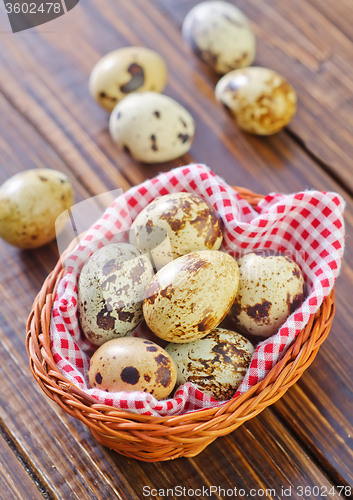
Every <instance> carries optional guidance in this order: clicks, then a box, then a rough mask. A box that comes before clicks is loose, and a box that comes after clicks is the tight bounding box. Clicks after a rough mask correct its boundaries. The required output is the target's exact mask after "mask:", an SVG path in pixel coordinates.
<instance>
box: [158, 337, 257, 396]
mask: <svg viewBox="0 0 353 500" xmlns="http://www.w3.org/2000/svg"><path fill="white" fill-rule="evenodd" d="M166 351H167V352H168V353H169V354H170V356H171V357H172V359H173V360H174V362H175V365H176V368H177V381H176V386H177V387H179V386H180V385H182V384H185V383H186V382H192V383H193V384H195V385H196V387H197V388H198V389H200V390H201V391H203V392H204V393H206V394H208V395H209V396H212V397H213V398H215V399H218V400H226V399H230V398H231V397H232V396H233V395H234V393H235V392H236V390H237V388H238V387H239V385H240V384H241V382H242V380H243V378H244V377H245V374H246V371H247V369H248V367H249V365H250V361H251V357H252V355H253V353H254V347H253V345H252V343H251V342H250V341H249V340H247V339H246V338H244V337H243V336H242V335H240V334H239V333H236V332H232V331H230V330H226V329H223V328H215V329H214V330H212V331H211V332H210V333H208V334H207V335H206V336H205V337H203V338H202V339H198V340H195V341H194V342H189V343H188V344H173V343H170V344H168V346H167V347H166Z"/></svg>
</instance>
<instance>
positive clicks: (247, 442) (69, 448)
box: [0, 97, 332, 500]
mask: <svg viewBox="0 0 353 500" xmlns="http://www.w3.org/2000/svg"><path fill="white" fill-rule="evenodd" d="M0 108H1V110H2V114H1V116H0V135H1V137H2V141H3V142H2V146H3V147H2V150H1V156H0V164H2V165H4V166H6V167H4V168H3V170H2V175H3V176H4V177H6V176H8V175H11V174H12V173H13V172H16V171H19V170H21V169H22V168H23V164H22V162H23V161H24V158H25V157H26V152H28V151H29V150H30V147H32V157H31V161H29V160H28V159H26V160H25V165H26V166H27V167H28V168H35V167H36V166H43V165H46V166H47V167H51V168H56V169H59V170H62V171H64V172H65V171H66V166H65V164H64V163H63V162H62V161H61V160H60V158H59V157H58V155H57V154H56V153H55V152H54V151H53V149H52V148H51V147H50V146H49V145H47V144H46V143H45V141H44V140H43V139H42V138H41V137H40V136H39V134H38V133H37V132H36V131H35V129H34V128H33V127H32V126H31V125H30V124H28V123H26V121H25V120H24V119H23V118H22V117H21V116H20V115H19V114H18V113H17V112H16V110H15V109H14V108H13V107H11V105H10V104H9V103H8V102H7V101H6V100H5V99H4V98H3V97H2V98H0ZM13 144H16V148H15V149H14V148H13V147H12V145H13ZM10 155H11V156H10ZM71 178H72V181H73V184H74V187H75V192H76V196H77V198H78V199H83V198H84V197H85V196H88V195H89V194H88V193H86V192H85V191H84V190H83V188H82V187H81V186H80V184H79V183H78V182H77V181H76V179H75V177H74V176H71ZM0 252H1V256H2V258H1V260H0V276H1V278H2V279H1V286H0V297H1V300H2V301H5V302H6V308H4V309H2V310H1V314H0V338H1V346H0V359H1V364H0V377H1V380H2V381H3V382H2V391H1V393H0V422H2V426H3V427H5V428H6V432H7V433H9V435H11V437H12V439H13V441H14V442H15V443H16V445H17V447H18V448H19V449H20V451H21V455H22V456H23V457H24V458H25V462H26V463H27V464H28V467H29V469H30V470H32V471H33V473H34V475H35V477H36V478H37V480H38V482H39V483H40V484H42V485H43V490H44V491H45V493H46V495H47V497H48V498H53V499H60V500H61V499H65V500H66V499H67V498H79V499H82V500H85V499H110V498H122V499H136V500H139V499H140V498H141V497H142V493H143V489H142V488H143V486H144V485H145V486H146V487H148V488H150V489H153V488H156V487H159V488H165V489H167V488H173V487H175V486H177V485H179V484H181V485H182V486H183V487H187V488H194V489H195V488H196V487H199V488H202V487H208V486H209V485H211V484H212V485H219V486H220V487H221V488H226V489H227V488H232V487H233V488H234V487H237V488H246V489H250V488H263V487H265V488H266V487H267V488H274V489H275V490H276V492H277V493H276V495H275V496H274V498H280V489H281V487H282V486H283V487H286V488H288V487H289V486H290V485H292V486H293V487H297V486H300V485H301V484H302V482H303V481H304V482H305V484H306V485H311V487H313V486H315V485H317V484H320V485H323V486H326V487H327V488H328V489H331V488H332V483H331V482H330V481H329V480H328V479H327V478H326V477H325V475H324V474H323V473H322V471H321V470H320V468H319V467H317V466H316V465H315V464H314V463H313V462H312V461H311V459H310V457H308V456H307V455H306V454H305V453H304V454H303V452H302V450H301V448H300V446H299V445H298V444H297V443H296V442H295V440H293V439H292V436H291V434H290V433H288V432H287V431H286V429H285V428H284V427H283V426H282V424H281V423H280V420H279V419H278V418H277V417H275V416H274V414H273V413H272V412H265V413H264V414H263V415H262V416H261V420H260V421H258V420H254V421H253V422H251V425H250V427H249V428H248V426H247V425H246V426H245V425H244V426H243V427H242V428H241V429H239V430H238V431H237V432H236V433H233V434H232V436H228V437H226V438H221V439H219V440H217V442H216V443H214V444H212V445H211V446H210V447H209V448H207V450H206V451H205V452H204V453H203V454H202V455H201V456H200V457H196V458H194V459H192V460H187V459H182V460H177V461H175V462H169V463H165V464H144V463H140V462H137V461H135V460H132V459H131V460H130V459H127V458H125V457H122V456H119V455H117V454H115V453H113V452H109V451H108V450H107V449H105V448H103V447H101V446H100V445H98V443H97V442H96V441H95V440H94V438H93V437H92V436H91V434H90V432H89V430H88V429H87V427H85V426H84V425H83V424H82V423H81V422H78V421H76V420H75V419H73V418H71V417H68V416H67V415H66V414H65V413H63V412H62V411H61V410H60V408H58V407H57V406H56V405H55V404H53V403H52V402H51V401H50V400H49V399H48V398H47V397H46V396H45V395H44V394H43V393H42V391H41V390H40V389H39V387H38V386H37V385H36V383H35V381H34V379H33V378H32V376H31V374H30V370H29V367H28V360H27V356H26V352H25V346H24V332H25V322H26V318H27V314H28V310H29V309H30V307H31V304H32V301H33V299H34V297H35V295H36V293H37V291H38V290H39V289H40V287H41V284H42V281H43V280H44V279H45V277H46V275H47V274H48V273H49V272H50V270H51V268H52V267H53V266H54V264H55V261H56V258H57V250H56V248H55V244H54V243H52V244H50V245H48V246H46V247H43V248H42V249H38V250H34V251H31V252H23V251H19V250H17V249H15V248H12V247H10V246H9V245H7V244H6V243H4V242H2V241H0ZM8 374H11V376H8ZM258 425H260V428H259V429H258V428H257V426H258ZM261 436H267V437H266V439H265V440H262V439H261ZM0 444H1V443H0ZM9 452H10V451H9ZM0 453H1V448H0ZM4 455H5V453H4ZM4 455H2V456H4ZM215 456H217V461H216V462H215V461H214V457H215ZM288 456H290V457H291V458H290V460H288ZM230 457H232V458H231V460H230ZM268 457H271V458H270V459H268ZM205 461H206V463H207V474H205V473H204V472H203V471H204V463H205ZM238 461H241V463H242V471H243V472H242V474H241V475H240V476H239V473H238V472H236V470H235V469H234V465H235V464H236V463H237V462H238ZM276 463H277V464H280V463H282V465H281V467H279V466H278V465H277V466H275V467H274V465H273V464H276ZM266 464H267V466H265V465H266ZM283 464H284V465H283ZM221 471H222V473H221V475H220V472H221ZM245 471H246V473H245ZM306 471H308V472H306ZM269 478H271V479H269ZM0 491H1V490H0ZM15 498H16V497H15ZM34 498H35V497H34ZM215 498H221V497H220V496H219V495H218V496H215Z"/></svg>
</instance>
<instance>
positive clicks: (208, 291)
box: [143, 250, 239, 343]
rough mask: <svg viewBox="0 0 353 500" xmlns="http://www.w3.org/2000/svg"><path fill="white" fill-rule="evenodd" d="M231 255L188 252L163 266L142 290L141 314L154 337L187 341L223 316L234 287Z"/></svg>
mask: <svg viewBox="0 0 353 500" xmlns="http://www.w3.org/2000/svg"><path fill="white" fill-rule="evenodd" d="M238 281H239V270H238V265H237V263H236V261H235V260H234V259H233V257H231V256H229V255H227V254H226V253H223V252H219V251H211V250H203V251H200V252H192V253H189V254H187V255H184V256H182V257H179V258H178V259H176V260H173V261H172V262H170V263H169V264H167V265H166V266H164V267H163V268H162V269H161V270H160V271H158V273H157V274H156V275H155V276H154V277H153V279H152V281H151V283H150V284H149V286H148V288H147V290H146V298H145V300H144V303H143V315H144V317H145V320H146V323H147V325H148V327H149V328H150V329H151V330H152V331H153V333H154V334H155V335H157V337H160V338H162V339H164V340H167V341H169V342H175V343H184V342H191V341H193V340H196V339H198V338H201V337H204V336H205V335H207V333H209V332H210V331H211V330H213V328H215V327H217V326H218V325H219V324H220V323H221V321H222V320H223V319H224V317H225V316H226V314H227V312H228V311H229V309H230V307H231V305H232V304H233V301H234V298H235V296H236V293H237V290H238Z"/></svg>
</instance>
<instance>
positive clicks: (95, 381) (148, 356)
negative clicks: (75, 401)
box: [88, 337, 176, 399]
mask: <svg viewBox="0 0 353 500" xmlns="http://www.w3.org/2000/svg"><path fill="white" fill-rule="evenodd" d="M88 377H89V383H90V386H91V387H92V388H99V389H101V390H103V391H106V392H119V391H127V392H133V391H142V392H148V393H149V394H152V395H153V396H154V397H156V399H163V398H165V397H167V396H168V395H169V394H170V393H171V392H172V390H173V389H174V386H175V382H176V367H175V364H174V362H173V360H172V359H171V358H170V356H169V355H168V354H167V353H166V351H164V349H162V348H161V347H160V346H158V345H157V344H154V343H153V342H151V341H149V340H145V339H141V338H134V337H124V338H120V339H114V340H111V341H109V342H106V343H105V344H103V345H102V346H101V347H100V348H98V349H97V351H96V352H95V353H94V354H93V356H92V358H91V362H90V368H89V370H88Z"/></svg>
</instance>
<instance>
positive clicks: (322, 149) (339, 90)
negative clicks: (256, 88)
mask: <svg viewBox="0 0 353 500" xmlns="http://www.w3.org/2000/svg"><path fill="white" fill-rule="evenodd" d="M154 1H155V2H156V3H157V4H158V5H159V7H160V8H161V9H163V10H164V11H166V12H167V13H168V14H169V15H170V17H171V18H172V19H173V20H174V22H175V23H176V24H177V26H178V27H179V26H181V24H182V21H183V19H184V17H185V15H186V13H187V12H188V11H189V10H190V9H191V8H192V7H193V6H194V5H195V4H197V3H199V2H198V0H183V1H182V2H180V1H179V0H154ZM231 3H233V4H235V5H236V6H237V7H239V8H240V9H242V11H243V12H244V13H245V14H246V15H247V16H248V18H249V19H250V21H251V24H252V26H253V29H254V31H255V34H256V36H257V40H258V44H257V53H256V59H255V62H254V65H258V66H265V67H269V68H272V69H274V70H276V71H278V72H279V73H281V74H283V75H284V76H285V77H286V78H287V79H288V80H289V81H290V82H291V83H292V84H293V85H294V87H295V89H296V91H297V93H298V98H299V106H298V112H297V115H296V116H295V118H294V120H293V121H292V123H291V124H290V126H289V130H290V131H291V132H292V133H294V134H295V135H296V136H297V137H298V138H299V139H300V141H301V142H302V143H303V144H304V145H305V147H306V148H308V149H309V150H310V151H311V152H312V154H314V155H315V156H316V157H317V158H318V159H320V160H321V161H322V162H323V163H324V164H326V166H327V168H328V169H329V170H330V171H331V172H332V173H333V174H334V175H335V177H337V179H340V180H341V181H342V182H343V183H344V184H345V185H346V186H347V187H349V189H350V191H351V192H352V188H353V180H352V179H353V178H352V162H351V158H352V154H353V141H352V134H353V119H352V116H353V101H352V99H351V96H352V92H353V64H352V63H353V40H352V29H351V26H352V22H353V9H352V3H351V2H347V1H345V0H337V2H331V1H330V0H326V1H320V0H298V1H296V2H283V1H281V0H274V1H272V2H263V1H260V0H232V1H231ZM188 57H191V58H194V65H195V66H201V68H202V69H201V71H203V72H205V73H207V74H208V75H209V77H208V78H209V81H210V82H212V81H213V82H214V81H215V78H214V76H213V75H211V73H210V72H209V71H207V70H206V71H205V65H198V64H197V62H196V57H195V56H193V55H191V53H190V51H189V52H188Z"/></svg>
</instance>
